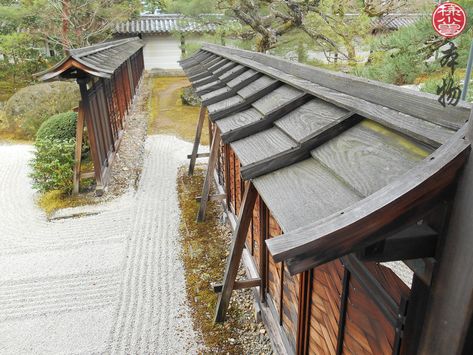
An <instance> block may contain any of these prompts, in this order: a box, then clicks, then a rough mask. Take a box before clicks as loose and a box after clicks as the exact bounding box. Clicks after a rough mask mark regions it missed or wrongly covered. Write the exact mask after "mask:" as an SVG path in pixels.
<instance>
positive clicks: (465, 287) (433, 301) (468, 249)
mask: <svg viewBox="0 0 473 355" xmlns="http://www.w3.org/2000/svg"><path fill="white" fill-rule="evenodd" d="M468 125H469V130H468V133H467V137H466V139H468V138H469V139H470V142H472V140H473V111H472V113H471V114H470V120H469V123H468ZM472 208H473V158H472V157H470V158H469V161H468V162H467V164H466V166H465V168H464V171H463V174H462V176H461V177H460V180H459V183H458V190H457V192H456V197H455V201H454V205H453V210H452V215H451V219H450V223H449V228H448V231H447V235H446V236H445V243H444V246H443V248H442V250H441V252H440V262H439V264H438V267H437V269H436V270H435V271H434V274H433V276H432V286H431V292H430V297H429V301H428V304H427V311H426V313H425V314H426V317H425V320H424V327H423V331H422V335H421V339H420V343H419V351H418V354H425V355H427V354H429V355H430V354H451V355H459V354H467V353H470V354H471V351H472V349H471V346H472V345H471V344H470V343H469V341H468V342H466V341H465V340H466V339H467V337H468V332H469V331H471V328H470V326H471V324H472V319H473V277H472V275H471V270H473V257H472V255H473V238H472V231H473V218H472V212H471V211H472ZM465 343H466V344H465ZM465 345H466V346H465Z"/></svg>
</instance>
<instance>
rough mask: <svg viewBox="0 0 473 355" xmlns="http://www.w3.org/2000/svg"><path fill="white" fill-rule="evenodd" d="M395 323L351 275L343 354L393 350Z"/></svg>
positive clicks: (378, 353) (380, 352)
mask: <svg viewBox="0 0 473 355" xmlns="http://www.w3.org/2000/svg"><path fill="white" fill-rule="evenodd" d="M394 335H395V331H394V327H393V326H392V325H391V324H390V323H389V322H388V320H387V319H386V318H385V316H384V315H383V314H382V313H381V311H380V310H379V308H378V307H377V305H376V304H375V303H374V302H373V301H372V300H371V297H370V294H369V293H368V292H367V291H366V290H365V289H363V287H362V286H361V284H360V283H359V282H358V280H357V279H356V277H354V276H352V277H351V279H350V288H349V293H348V304H347V319H346V325H345V335H344V342H343V353H344V354H373V355H381V354H391V353H392V347H393V343H394Z"/></svg>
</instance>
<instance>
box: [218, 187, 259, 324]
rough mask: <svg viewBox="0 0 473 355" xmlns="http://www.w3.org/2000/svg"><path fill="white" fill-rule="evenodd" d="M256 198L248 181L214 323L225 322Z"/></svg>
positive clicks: (253, 188)
mask: <svg viewBox="0 0 473 355" xmlns="http://www.w3.org/2000/svg"><path fill="white" fill-rule="evenodd" d="M257 196H258V193H257V191H256V188H255V187H254V185H253V184H252V183H251V182H250V181H247V182H246V183H245V193H244V195H243V200H242V205H241V208H240V213H239V216H238V223H237V226H236V228H235V231H234V232H233V236H232V242H231V247H230V255H229V258H228V260H227V265H226V268H225V275H224V277H223V288H222V292H221V293H220V295H219V297H218V301H217V309H216V312H215V322H223V321H224V320H225V315H226V312H227V309H228V305H229V304H230V297H231V295H232V291H233V289H234V285H235V278H236V276H237V274H238V266H239V265H240V260H241V255H242V253H243V248H244V246H245V239H246V234H247V232H248V227H249V225H250V221H251V219H252V216H253V208H254V206H255V202H256V198H257Z"/></svg>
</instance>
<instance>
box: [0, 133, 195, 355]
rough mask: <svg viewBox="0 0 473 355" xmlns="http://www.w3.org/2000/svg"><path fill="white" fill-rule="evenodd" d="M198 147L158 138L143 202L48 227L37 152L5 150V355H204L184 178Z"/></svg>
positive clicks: (152, 142) (0, 222)
mask: <svg viewBox="0 0 473 355" xmlns="http://www.w3.org/2000/svg"><path fill="white" fill-rule="evenodd" d="M190 150H191V144H189V143H186V142H183V141H181V140H179V139H178V138H175V137H172V136H165V135H156V136H150V137H148V139H147V141H146V152H145V164H144V169H143V173H142V177H141V180H140V183H139V187H138V190H137V191H136V192H129V193H128V194H125V195H124V196H122V197H120V198H119V199H117V200H114V201H111V202H109V203H106V204H103V205H98V206H91V207H88V208H86V209H84V208H81V209H78V210H77V209H76V210H71V211H69V212H70V213H76V212H80V213H85V214H86V215H84V216H82V217H80V218H64V219H57V220H53V221H48V220H47V219H46V217H45V215H44V213H43V212H42V211H41V210H39V209H38V208H37V207H36V205H35V204H34V197H35V193H34V191H33V190H32V189H31V184H30V181H29V179H28V170H29V168H28V160H29V159H30V158H31V157H32V147H31V146H28V145H0V270H1V272H0V353H2V354H20V353H21V354H24V353H41V354H45V353H54V354H59V353H61V354H64V353H68V354H85V353H113V354H115V353H133V354H138V353H156V354H182V353H186V354H188V353H195V352H196V351H197V349H198V345H197V343H198V341H197V336H196V334H195V333H194V331H193V330H192V322H191V318H190V315H189V309H188V306H187V304H186V297H185V280H184V276H183V267H182V264H181V261H180V258H179V252H180V247H179V243H178V225H179V209H178V202H177V195H176V186H175V183H176V173H177V169H178V167H179V166H180V165H181V164H182V163H184V162H185V161H186V155H187V153H188V152H189V151H190Z"/></svg>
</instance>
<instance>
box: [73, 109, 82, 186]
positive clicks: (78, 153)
mask: <svg viewBox="0 0 473 355" xmlns="http://www.w3.org/2000/svg"><path fill="white" fill-rule="evenodd" d="M83 135H84V108H83V106H82V103H79V111H78V114H77V125H76V148H75V153H74V179H73V189H72V194H73V195H77V194H78V193H79V187H80V186H79V185H80V179H81V161H82V138H83Z"/></svg>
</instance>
